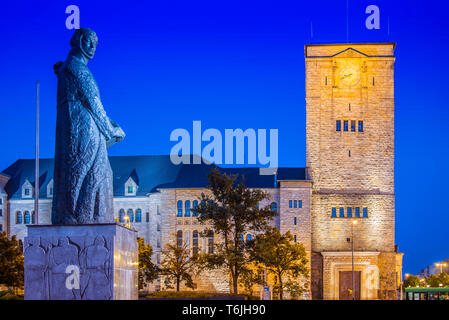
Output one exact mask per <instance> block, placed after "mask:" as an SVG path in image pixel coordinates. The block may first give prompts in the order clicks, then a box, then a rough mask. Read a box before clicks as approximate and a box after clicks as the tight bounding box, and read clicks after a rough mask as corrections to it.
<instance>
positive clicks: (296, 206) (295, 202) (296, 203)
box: [293, 200, 298, 208]
mask: <svg viewBox="0 0 449 320" xmlns="http://www.w3.org/2000/svg"><path fill="white" fill-rule="evenodd" d="M293 203H294V205H293V206H294V207H295V208H298V201H296V200H295V201H294V202H293Z"/></svg>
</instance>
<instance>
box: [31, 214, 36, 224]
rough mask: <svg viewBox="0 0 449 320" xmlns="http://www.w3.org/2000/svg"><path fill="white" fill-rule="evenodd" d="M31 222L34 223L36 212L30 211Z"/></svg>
mask: <svg viewBox="0 0 449 320" xmlns="http://www.w3.org/2000/svg"><path fill="white" fill-rule="evenodd" d="M31 224H36V214H35V213H34V211H31Z"/></svg>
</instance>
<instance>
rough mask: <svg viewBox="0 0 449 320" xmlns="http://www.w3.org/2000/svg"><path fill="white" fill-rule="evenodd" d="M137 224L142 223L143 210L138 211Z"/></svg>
mask: <svg viewBox="0 0 449 320" xmlns="http://www.w3.org/2000/svg"><path fill="white" fill-rule="evenodd" d="M136 222H142V210H141V209H137V210H136Z"/></svg>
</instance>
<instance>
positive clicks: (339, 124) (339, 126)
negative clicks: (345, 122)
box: [336, 120, 341, 131]
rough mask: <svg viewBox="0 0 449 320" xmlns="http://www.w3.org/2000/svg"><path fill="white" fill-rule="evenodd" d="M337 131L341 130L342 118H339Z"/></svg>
mask: <svg viewBox="0 0 449 320" xmlns="http://www.w3.org/2000/svg"><path fill="white" fill-rule="evenodd" d="M336 130H337V131H341V120H337V129H336Z"/></svg>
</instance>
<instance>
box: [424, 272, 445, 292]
mask: <svg viewBox="0 0 449 320" xmlns="http://www.w3.org/2000/svg"><path fill="white" fill-rule="evenodd" d="M426 284H428V285H430V286H431V287H433V288H439V287H440V284H441V287H446V286H449V275H448V274H447V273H446V272H444V271H443V272H441V273H439V274H432V275H430V276H428V277H426Z"/></svg>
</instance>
